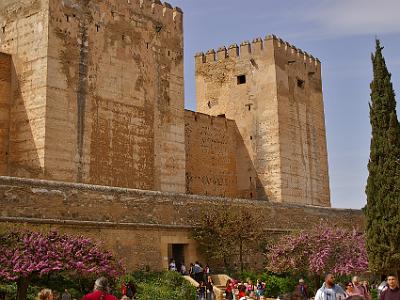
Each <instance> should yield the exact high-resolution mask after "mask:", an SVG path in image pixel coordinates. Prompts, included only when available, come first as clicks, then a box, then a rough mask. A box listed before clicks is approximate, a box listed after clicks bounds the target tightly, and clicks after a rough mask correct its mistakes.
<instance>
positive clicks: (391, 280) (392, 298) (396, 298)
mask: <svg viewBox="0 0 400 300" xmlns="http://www.w3.org/2000/svg"><path fill="white" fill-rule="evenodd" d="M386 281H387V285H388V288H387V289H385V290H384V291H383V292H382V293H381V294H380V296H379V300H400V289H399V285H398V280H397V277H396V276H395V275H393V274H390V275H389V276H388V277H387V280H386Z"/></svg>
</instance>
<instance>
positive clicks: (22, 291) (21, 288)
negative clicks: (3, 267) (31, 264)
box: [16, 276, 32, 300]
mask: <svg viewBox="0 0 400 300" xmlns="http://www.w3.org/2000/svg"><path fill="white" fill-rule="evenodd" d="M31 279H32V278H31V277H30V276H29V277H20V278H19V279H18V280H17V298H16V300H26V296H27V293H28V287H29V284H30V283H31Z"/></svg>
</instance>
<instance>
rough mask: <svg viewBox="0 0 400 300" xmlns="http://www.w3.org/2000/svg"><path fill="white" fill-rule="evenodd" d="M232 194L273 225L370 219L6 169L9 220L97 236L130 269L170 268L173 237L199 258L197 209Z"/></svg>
mask: <svg viewBox="0 0 400 300" xmlns="http://www.w3.org/2000/svg"><path fill="white" fill-rule="evenodd" d="M227 202H228V203H229V204H230V205H231V207H232V209H238V208H240V209H251V210H257V211H260V212H261V213H262V214H263V215H264V216H265V223H264V226H265V229H266V230H269V231H274V232H278V233H279V232H285V231H288V230H295V229H301V228H306V227H308V226H311V225H312V224H313V223H319V222H321V221H323V222H331V223H337V222H338V223H340V224H342V225H344V226H349V227H350V226H356V227H358V228H362V226H363V225H362V224H363V215H362V213H361V211H359V210H350V209H345V210H344V209H332V208H322V207H313V206H301V205H291V204H273V203H270V202H267V201H253V200H243V199H226V198H216V197H206V196H195V195H186V194H174V193H161V192H152V191H142V190H133V189H124V188H113V187H104V186H95V185H85V184H73V183H64V182H54V181H44V180H35V179H22V178H13V177H0V222H1V223H10V224H28V226H30V227H32V228H39V227H43V226H45V227H47V228H56V229H59V230H62V231H66V232H72V233H81V234H85V235H88V236H91V237H93V238H96V239H99V240H101V241H102V242H103V243H104V244H105V246H106V247H107V248H110V249H112V250H113V251H114V252H115V253H116V255H117V256H119V257H121V258H123V259H125V261H126V265H127V268H128V269H137V268H142V267H145V266H149V267H150V268H151V269H154V270H159V269H161V268H166V267H167V265H168V257H169V252H168V251H170V247H169V245H171V244H182V245H185V247H186V248H185V262H186V263H189V262H191V261H194V260H196V259H198V258H199V256H198V254H197V253H196V244H195V242H194V241H192V240H190V238H189V237H190V230H191V228H192V227H193V226H195V225H196V216H197V215H199V214H201V212H202V210H204V209H207V208H208V207H210V206H216V207H218V206H221V205H223V204H225V203H227ZM3 225H4V224H3ZM7 226H8V225H7Z"/></svg>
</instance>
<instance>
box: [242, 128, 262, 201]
mask: <svg viewBox="0 0 400 300" xmlns="http://www.w3.org/2000/svg"><path fill="white" fill-rule="evenodd" d="M235 135H236V180H237V191H238V198H245V199H257V200H268V197H267V194H266V193H265V188H264V186H263V185H262V183H261V180H260V178H259V177H258V174H257V172H256V168H255V167H254V163H253V160H254V158H253V159H252V158H251V156H250V153H249V151H248V149H247V147H246V145H245V143H244V138H243V137H242V136H241V134H240V131H239V128H238V127H237V125H236V122H235Z"/></svg>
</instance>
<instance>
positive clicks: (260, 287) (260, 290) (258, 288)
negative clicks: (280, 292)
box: [256, 279, 265, 300]
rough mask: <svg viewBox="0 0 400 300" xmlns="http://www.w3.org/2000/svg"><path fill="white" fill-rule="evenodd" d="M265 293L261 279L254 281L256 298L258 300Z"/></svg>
mask: <svg viewBox="0 0 400 300" xmlns="http://www.w3.org/2000/svg"><path fill="white" fill-rule="evenodd" d="M264 293H265V283H264V282H262V281H261V279H257V282H256V299H257V300H260V298H261V297H263V296H264Z"/></svg>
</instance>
